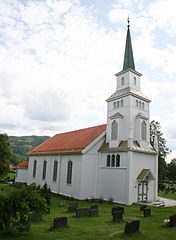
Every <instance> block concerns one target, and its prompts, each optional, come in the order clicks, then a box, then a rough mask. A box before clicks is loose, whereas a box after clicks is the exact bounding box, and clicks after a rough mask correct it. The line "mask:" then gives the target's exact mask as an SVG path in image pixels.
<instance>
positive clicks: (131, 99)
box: [99, 19, 158, 204]
mask: <svg viewBox="0 0 176 240" xmlns="http://www.w3.org/2000/svg"><path fill="white" fill-rule="evenodd" d="M115 76H116V81H117V87H116V91H115V92H114V93H113V94H112V95H111V96H110V97H109V98H108V99H107V100H106V101H107V128H106V140H105V142H104V143H103V145H102V147H101V148H100V150H99V154H100V155H99V159H100V160H99V161H100V162H99V196H103V197H104V199H109V198H113V199H114V200H115V201H116V202H119V203H123V204H132V203H136V202H150V201H155V200H156V199H157V186H158V182H157V179H158V162H157V148H155V149H154V148H153V147H152V146H151V145H150V119H149V117H150V116H149V112H150V111H149V110H150V106H149V105H150V102H151V101H150V100H149V99H148V97H146V96H145V95H144V94H143V93H142V92H141V87H140V77H141V76H142V74H141V73H139V72H137V71H136V69H135V63H134V57H133V49H132V43H131V35H130V25H129V19H128V25H127V36H126V45H125V54H124V60H123V69H122V71H120V72H118V73H117V74H115ZM155 147H156V146H155Z"/></svg>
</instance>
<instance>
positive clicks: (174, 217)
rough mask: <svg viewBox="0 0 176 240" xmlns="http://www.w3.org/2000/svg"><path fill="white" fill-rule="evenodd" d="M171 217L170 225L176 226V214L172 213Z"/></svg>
mask: <svg viewBox="0 0 176 240" xmlns="http://www.w3.org/2000/svg"><path fill="white" fill-rule="evenodd" d="M169 218H170V225H169V226H170V227H176V215H172V216H170V217H169Z"/></svg>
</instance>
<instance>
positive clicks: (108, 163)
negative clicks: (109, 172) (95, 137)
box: [106, 154, 111, 167]
mask: <svg viewBox="0 0 176 240" xmlns="http://www.w3.org/2000/svg"><path fill="white" fill-rule="evenodd" d="M110 161H111V157H110V155H109V154H108V156H107V159H106V167H110V165H111V164H110Z"/></svg>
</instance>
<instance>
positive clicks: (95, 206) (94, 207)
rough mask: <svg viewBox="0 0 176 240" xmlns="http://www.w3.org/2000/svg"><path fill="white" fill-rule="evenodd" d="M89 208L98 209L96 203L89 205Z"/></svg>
mask: <svg viewBox="0 0 176 240" xmlns="http://www.w3.org/2000/svg"><path fill="white" fill-rule="evenodd" d="M90 209H98V204H94V205H91V206H90Z"/></svg>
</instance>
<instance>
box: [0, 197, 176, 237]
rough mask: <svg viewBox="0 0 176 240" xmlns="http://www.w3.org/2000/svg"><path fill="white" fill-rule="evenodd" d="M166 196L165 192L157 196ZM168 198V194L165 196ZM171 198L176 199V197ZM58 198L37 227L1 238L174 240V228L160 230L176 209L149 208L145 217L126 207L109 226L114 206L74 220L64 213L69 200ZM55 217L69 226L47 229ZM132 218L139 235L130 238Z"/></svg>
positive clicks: (83, 204) (86, 204) (134, 207)
mask: <svg viewBox="0 0 176 240" xmlns="http://www.w3.org/2000/svg"><path fill="white" fill-rule="evenodd" d="M160 195H161V196H162V197H165V195H164V193H161V194H160ZM167 196H169V197H170V195H167ZM171 198H175V199H176V194H172V196H171ZM59 202H60V200H59V197H56V196H53V197H52V201H51V213H50V214H49V215H46V216H45V217H44V218H43V221H42V222H41V223H40V224H32V226H31V230H30V232H28V233H19V234H18V233H16V234H14V233H13V234H6V235H3V234H1V235H0V239H6V240H12V239H13V240H14V239H18V240H31V239H32V240H40V239H41V240H61V239H62V240H117V239H131V240H132V239H141V240H171V239H175V230H176V229H175V228H164V227H161V224H162V223H163V220H164V219H165V218H168V217H169V216H170V215H172V214H174V213H176V207H170V208H156V207H151V210H152V217H148V218H144V217H143V215H142V213H141V212H140V211H139V205H132V206H125V214H124V217H123V222H121V223H118V224H114V223H112V216H111V208H112V207H114V206H116V205H117V204H114V203H105V202H104V203H99V204H98V205H99V216H98V217H91V218H80V219H77V218H73V215H74V214H73V213H67V207H68V204H69V202H70V200H66V201H65V205H64V206H61V205H60V204H59ZM91 204H92V203H91V202H87V201H79V207H90V205H91ZM56 216H67V217H68V225H69V226H68V227H67V228H66V229H61V230H57V231H53V230H50V227H51V226H52V223H53V219H54V218H55V217H56ZM132 219H139V220H140V223H141V225H140V233H137V234H135V235H133V236H131V237H129V236H126V235H124V233H123V232H124V227H125V223H126V222H127V221H129V220H132Z"/></svg>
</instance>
